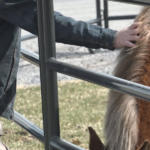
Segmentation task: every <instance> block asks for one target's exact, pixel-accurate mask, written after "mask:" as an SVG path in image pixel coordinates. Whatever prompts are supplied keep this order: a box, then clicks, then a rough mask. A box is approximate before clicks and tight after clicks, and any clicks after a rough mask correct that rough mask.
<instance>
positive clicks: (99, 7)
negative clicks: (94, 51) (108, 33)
mask: <svg viewBox="0 0 150 150" xmlns="http://www.w3.org/2000/svg"><path fill="white" fill-rule="evenodd" d="M96 17H97V19H98V18H99V19H100V21H99V22H98V23H97V25H99V26H102V19H101V3H100V0H96Z"/></svg>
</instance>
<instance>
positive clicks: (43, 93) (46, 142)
mask: <svg viewBox="0 0 150 150" xmlns="http://www.w3.org/2000/svg"><path fill="white" fill-rule="evenodd" d="M37 15H38V35H39V36H38V42H39V60H40V61H39V62H40V79H41V97H42V113H43V130H44V145H45V150H49V149H50V145H49V140H50V137H49V131H48V130H49V121H48V116H47V115H48V113H47V106H48V105H47V86H46V68H45V45H44V30H43V10H42V1H41V0H37ZM46 105H47V106H46Z"/></svg>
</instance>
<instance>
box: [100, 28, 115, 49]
mask: <svg viewBox="0 0 150 150" xmlns="http://www.w3.org/2000/svg"><path fill="white" fill-rule="evenodd" d="M116 33H117V31H115V30H111V29H103V32H102V34H101V37H100V39H101V40H100V43H101V45H102V46H103V48H107V49H109V50H114V49H115V48H114V41H115V38H116Z"/></svg>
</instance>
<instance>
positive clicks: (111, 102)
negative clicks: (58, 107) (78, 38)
mask: <svg viewBox="0 0 150 150" xmlns="http://www.w3.org/2000/svg"><path fill="white" fill-rule="evenodd" d="M135 22H142V25H141V26H140V31H141V32H140V35H139V36H140V39H139V40H138V42H136V46H135V47H134V48H130V49H129V48H124V49H122V50H121V52H120V54H119V56H118V58H117V61H118V63H117V65H116V68H115V70H114V76H116V77H119V78H122V79H126V80H129V81H133V82H136V83H140V84H143V85H146V86H150V7H144V9H143V10H142V11H141V13H140V14H139V15H138V16H137V17H136V19H135ZM104 133H105V137H106V144H105V150H135V149H139V148H140V149H141V147H142V148H143V146H142V144H143V143H144V142H145V141H150V103H149V102H147V101H144V100H141V99H138V98H134V97H132V96H129V95H127V94H123V93H119V92H116V91H110V93H109V96H108V106H107V112H106V116H105V132H104ZM143 145H145V143H144V144H143ZM101 147H103V146H101ZM102 149H103V148H96V149H91V148H90V150H102Z"/></svg>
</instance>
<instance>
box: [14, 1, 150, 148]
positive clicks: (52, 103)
mask: <svg viewBox="0 0 150 150" xmlns="http://www.w3.org/2000/svg"><path fill="white" fill-rule="evenodd" d="M96 1H97V3H99V4H100V1H99V0H96ZM115 1H121V2H129V3H134V4H140V5H150V1H149V0H115ZM37 12H38V29H39V56H38V55H37V54H34V53H32V52H29V51H25V50H21V57H22V58H24V59H26V60H27V61H29V62H31V63H33V64H35V65H36V66H40V77H41V94H42V109H43V110H42V111H43V127H44V132H43V131H42V130H41V129H40V128H39V127H37V126H36V125H34V124H33V123H32V122H30V121H29V120H27V119H26V118H24V117H23V116H21V115H20V114H19V113H18V112H16V111H15V114H14V121H15V122H16V123H17V124H19V125H20V126H21V127H23V128H24V129H25V130H27V131H28V132H29V133H31V134H32V135H33V136H35V137H36V138H37V139H39V140H40V141H41V142H43V143H44V145H45V150H55V149H57V150H83V149H82V148H80V147H78V146H75V145H73V144H71V143H69V142H67V141H64V140H62V139H61V138H60V128H59V107H58V91H57V90H58V89H57V74H56V72H59V73H63V74H66V75H70V76H73V77H76V78H79V79H82V80H85V81H88V82H92V83H95V84H98V85H101V86H104V87H107V88H110V89H112V90H116V91H119V92H123V93H126V94H129V95H132V96H135V97H138V98H141V99H144V100H147V101H150V88H149V87H147V86H143V85H140V84H137V83H133V82H130V81H126V80H123V79H120V78H117V77H113V76H108V75H103V74H100V73H97V72H93V71H90V70H88V69H84V68H80V67H77V66H74V65H69V64H66V63H62V62H59V61H57V60H56V59H55V57H56V51H55V33H54V31H55V26H54V17H53V0H38V1H37ZM47 18H50V19H47ZM97 21H99V19H98V20H97ZM97 21H96V22H97ZM49 39H51V40H49Z"/></svg>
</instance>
